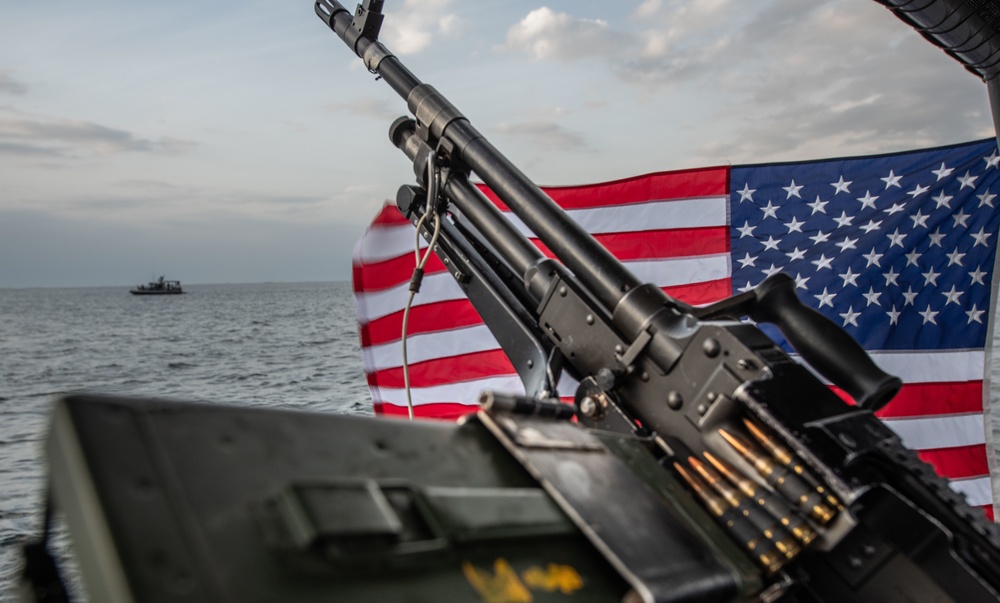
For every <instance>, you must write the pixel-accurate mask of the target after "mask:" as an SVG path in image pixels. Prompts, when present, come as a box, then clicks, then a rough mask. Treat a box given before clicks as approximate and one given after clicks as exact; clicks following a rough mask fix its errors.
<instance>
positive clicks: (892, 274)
mask: <svg viewBox="0 0 1000 603" xmlns="http://www.w3.org/2000/svg"><path fill="white" fill-rule="evenodd" d="M882 276H884V277H885V286H886V287H888V286H889V283H892V284H893V285H896V286H897V287H898V286H899V283H897V282H896V279H897V278H899V273H898V272H896V269H895V268H889V272H886V273H885V274H883V275H882Z"/></svg>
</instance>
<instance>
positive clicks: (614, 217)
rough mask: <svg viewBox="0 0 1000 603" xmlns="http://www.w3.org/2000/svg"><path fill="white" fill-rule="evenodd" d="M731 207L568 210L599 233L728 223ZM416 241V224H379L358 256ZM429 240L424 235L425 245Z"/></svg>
mask: <svg viewBox="0 0 1000 603" xmlns="http://www.w3.org/2000/svg"><path fill="white" fill-rule="evenodd" d="M727 208H728V198H727V197H701V198H694V199H675V200H672V201H650V202H648V203H629V204H625V205H613V206H606V207H590V208H586V209H571V210H568V211H567V212H566V213H567V214H569V216H570V218H572V219H573V220H574V221H575V222H576V223H577V224H579V225H580V226H581V227H583V229H584V230H586V231H587V232H591V233H595V234H597V233H612V232H642V231H644V230H666V229H674V228H707V227H713V226H726V225H727V223H726V211H727ZM503 213H504V215H505V216H506V217H507V219H508V220H510V222H511V224H513V225H514V227H515V228H517V230H518V231H519V232H520V233H521V234H523V235H525V236H526V237H534V236H535V235H534V234H533V233H532V232H531V231H530V230H528V227H527V226H525V225H524V223H523V222H522V221H521V219H520V218H518V217H517V216H515V215H514V214H513V213H511V212H509V211H508V212H503ZM413 244H414V230H413V225H412V224H409V223H407V224H393V225H386V226H383V225H375V226H372V227H371V228H370V229H369V230H368V232H367V233H365V236H364V237H363V238H362V242H361V245H360V247H359V249H358V253H357V254H356V257H357V258H359V259H360V260H361V261H362V262H365V263H368V262H381V261H383V260H388V259H391V258H394V257H398V256H401V255H403V254H406V253H413ZM426 244H427V243H426V242H425V241H424V240H423V239H422V238H421V246H426Z"/></svg>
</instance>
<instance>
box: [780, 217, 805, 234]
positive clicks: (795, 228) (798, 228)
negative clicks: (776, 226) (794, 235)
mask: <svg viewBox="0 0 1000 603" xmlns="http://www.w3.org/2000/svg"><path fill="white" fill-rule="evenodd" d="M803 224H805V222H799V221H798V220H797V219H796V218H795V217H794V216H793V217H792V221H791V222H788V223H787V224H785V228H787V229H788V232H802V225H803Z"/></svg>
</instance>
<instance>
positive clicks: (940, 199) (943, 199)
mask: <svg viewBox="0 0 1000 603" xmlns="http://www.w3.org/2000/svg"><path fill="white" fill-rule="evenodd" d="M952 199H954V197H952V196H951V195H946V194H944V191H941V192H940V193H938V194H937V196H936V197H931V200H933V201H937V207H935V208H934V209H941V208H942V207H947V208H949V209H950V208H951V200H952Z"/></svg>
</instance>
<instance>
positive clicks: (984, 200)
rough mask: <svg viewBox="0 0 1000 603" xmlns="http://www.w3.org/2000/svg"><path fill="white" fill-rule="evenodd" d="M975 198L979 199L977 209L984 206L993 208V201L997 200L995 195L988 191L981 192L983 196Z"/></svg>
mask: <svg viewBox="0 0 1000 603" xmlns="http://www.w3.org/2000/svg"><path fill="white" fill-rule="evenodd" d="M976 197H977V198H978V199H979V207H982V206H984V205H988V206H990V207H993V200H994V199H996V198H997V196H996V195H994V194H993V193H991V192H990V191H988V190H987V191H983V194H981V195H976Z"/></svg>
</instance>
